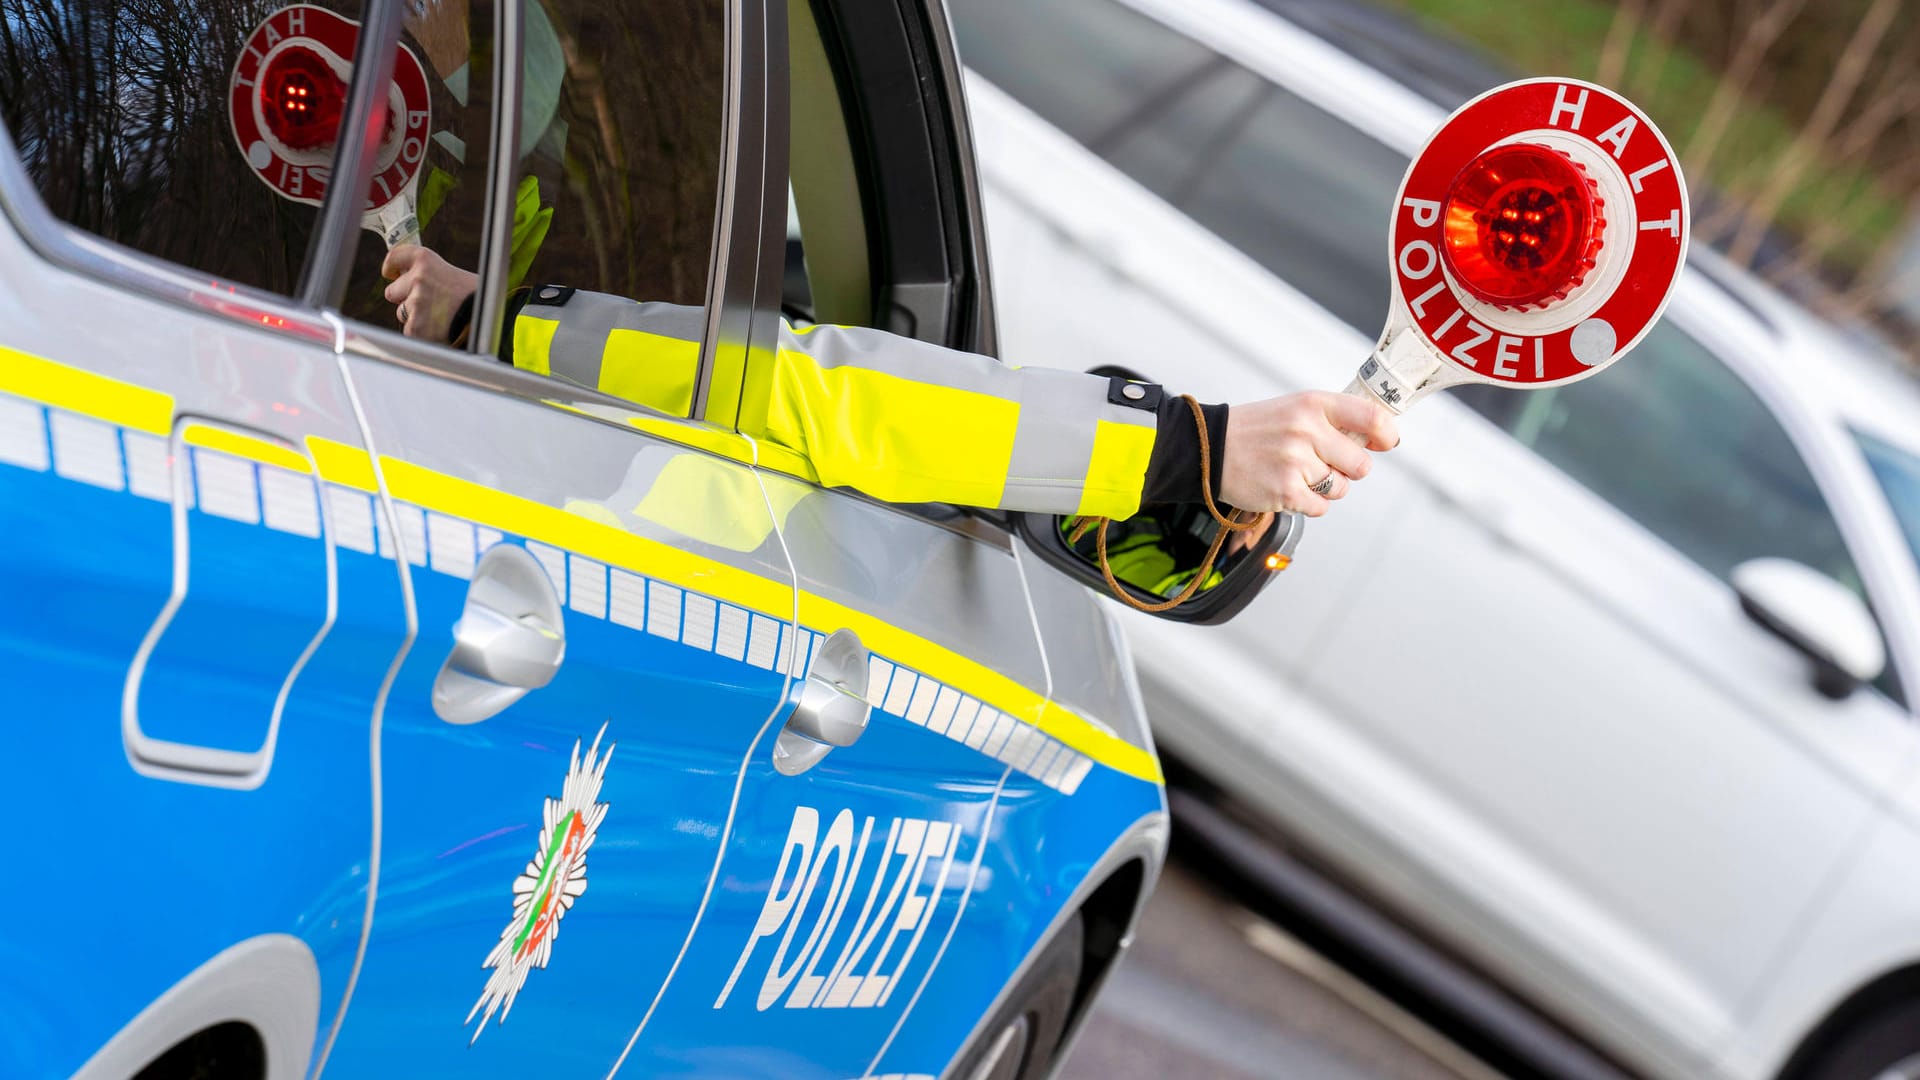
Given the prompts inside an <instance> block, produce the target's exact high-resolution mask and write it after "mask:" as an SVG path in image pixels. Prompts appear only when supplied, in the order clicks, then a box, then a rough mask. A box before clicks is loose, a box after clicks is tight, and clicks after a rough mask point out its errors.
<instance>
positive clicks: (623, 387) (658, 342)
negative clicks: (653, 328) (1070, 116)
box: [515, 320, 700, 416]
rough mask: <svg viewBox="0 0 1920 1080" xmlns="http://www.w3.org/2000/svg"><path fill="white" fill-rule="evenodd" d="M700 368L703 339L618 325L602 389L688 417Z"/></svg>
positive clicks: (605, 355)
mask: <svg viewBox="0 0 1920 1080" xmlns="http://www.w3.org/2000/svg"><path fill="white" fill-rule="evenodd" d="M542 321H545V320H542ZM549 336H551V335H549ZM515 355H516V356H517V355H519V354H518V350H515ZM699 369H700V343H699V342H697V341H682V340H680V339H679V338H675V337H665V336H662V335H660V334H649V333H647V332H646V331H644V330H629V329H626V328H625V327H615V328H614V329H613V330H612V331H611V332H610V333H608V334H607V345H606V348H605V349H604V350H603V351H602V352H601V354H600V386H599V390H600V392H601V393H603V394H612V395H613V396H614V397H617V398H625V399H626V400H628V401H637V402H639V403H640V404H642V405H645V406H647V407H648V408H650V409H655V410H658V411H659V412H663V413H666V414H667V415H668V416H687V415H690V414H691V413H692V412H693V378H694V375H695V373H696V372H698V371H699Z"/></svg>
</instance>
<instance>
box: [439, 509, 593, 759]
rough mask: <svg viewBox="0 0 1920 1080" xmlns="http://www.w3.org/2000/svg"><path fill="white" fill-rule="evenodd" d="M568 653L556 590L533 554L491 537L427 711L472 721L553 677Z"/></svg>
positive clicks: (449, 719)
mask: <svg viewBox="0 0 1920 1080" xmlns="http://www.w3.org/2000/svg"><path fill="white" fill-rule="evenodd" d="M566 655H567V639H566V631H565V625H564V623H563V622H562V616H561V612H560V596H559V594H558V593H557V592H555V591H554V588H553V582H551V581H549V580H548V578H547V572H546V570H545V569H544V568H543V567H542V566H541V565H540V563H539V560H537V559H535V558H534V557H533V556H532V555H529V554H528V553H527V550H526V549H525V548H522V547H518V546H516V545H514V544H496V545H495V546H494V547H492V548H490V549H488V551H487V553H486V554H485V555H484V556H482V557H481V559H480V564H479V565H478V566H476V567H474V570H473V583H472V584H471V585H469V586H468V587H467V603H466V607H465V608H464V609H462V610H461V612H460V621H459V622H457V623H455V624H454V626H453V649H452V650H451V651H450V652H448V653H447V659H446V662H445V663H443V664H441V665H440V674H439V676H438V677H437V678H435V679H434V682H433V711H434V713H435V715H437V716H439V717H440V719H442V720H445V721H447V722H448V723H450V724H475V723H479V722H480V721H482V720H485V719H487V718H488V717H490V716H493V715H495V714H496V713H498V712H500V710H502V709H504V708H506V707H507V706H509V705H511V704H513V703H514V702H516V701H518V700H520V699H521V698H522V697H525V696H526V693H527V691H529V690H538V689H540V688H541V687H543V686H545V685H547V684H548V683H550V682H552V681H553V677H554V675H555V674H556V673H558V672H559V670H560V662H561V661H562V660H564V659H565V658H566Z"/></svg>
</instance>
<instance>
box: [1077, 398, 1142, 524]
mask: <svg viewBox="0 0 1920 1080" xmlns="http://www.w3.org/2000/svg"><path fill="white" fill-rule="evenodd" d="M1154 435H1155V428H1154V426H1153V425H1151V424H1118V423H1115V422H1113V421H1112V420H1097V421H1095V422H1094V428H1093V460H1092V461H1089V462H1088V463H1087V482H1086V486H1085V487H1083V488H1081V490H1080V506H1079V509H1078V510H1077V511H1076V512H1077V513H1079V514H1082V515H1088V516H1093V517H1110V518H1130V517H1132V516H1133V515H1134V514H1136V513H1138V512H1139V510H1140V488H1141V485H1142V484H1143V483H1144V482H1145V481H1144V478H1145V477H1146V475H1147V460H1148V459H1149V458H1151V457H1152V456H1153V438H1154Z"/></svg>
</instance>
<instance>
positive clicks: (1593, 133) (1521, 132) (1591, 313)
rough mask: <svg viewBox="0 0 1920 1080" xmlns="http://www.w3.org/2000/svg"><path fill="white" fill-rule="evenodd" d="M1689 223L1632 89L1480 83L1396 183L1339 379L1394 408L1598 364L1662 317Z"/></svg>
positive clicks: (1564, 377) (1661, 147)
mask: <svg viewBox="0 0 1920 1080" xmlns="http://www.w3.org/2000/svg"><path fill="white" fill-rule="evenodd" d="M1689 233H1690V218H1689V215H1688V208H1687V188H1686V184H1685V182H1684V181H1683V180H1682V178H1681V175H1680V163H1679V161H1678V159H1677V158H1675V157H1674V153H1673V148H1672V147H1671V146H1669V145H1668V144H1667V140H1666V138H1665V137H1664V136H1663V135H1661V134H1660V130H1659V129H1658V128H1657V127H1655V126H1654V124H1653V121H1651V120H1649V119H1647V116H1646V114H1645V113H1643V112H1641V111H1640V110H1639V109H1638V108H1636V107H1635V106H1634V104H1633V103H1632V102H1630V101H1628V100H1627V99H1626V98H1623V97H1621V96H1620V95H1618V94H1616V93H1614V92H1613V91H1611V90H1608V89H1606V88H1605V87H1602V86H1595V85H1593V84H1592V83H1585V82H1580V81H1577V80H1574V79H1527V80H1523V81H1521V82H1515V83H1508V84H1507V85H1505V86H1501V87H1497V88H1495V89H1493V90H1489V91H1488V92H1486V93H1484V94H1482V95H1480V96H1479V97H1477V98H1475V99H1473V100H1472V101H1469V102H1468V103H1467V104H1465V105H1463V106H1461V107H1460V109H1459V110H1458V111H1456V112H1455V113H1454V114H1453V115H1452V116H1449V117H1447V119H1446V121H1445V122H1443V123H1442V124H1441V125H1440V127H1439V129H1438V130H1436V131H1435V132H1434V133H1433V135H1432V137H1430V138H1429V139H1428V140H1427V144H1426V146H1425V147H1424V148H1422V149H1421V151H1420V153H1418V154H1416V155H1415V156H1414V159H1413V164H1412V165H1410V166H1409V167H1408V168H1407V174H1406V176H1405V177H1404V178H1403V179H1402V180H1401V181H1400V191H1399V193H1398V195H1396V196H1395V198H1394V203H1393V224H1392V229H1391V239H1390V242H1389V254H1388V257H1389V260H1390V261H1391V263H1392V278H1393V296H1392V301H1391V305H1390V308H1389V311H1388V315H1387V325H1386V329H1385V330H1384V331H1383V332H1382V333H1381V335H1380V342H1379V344H1378V345H1377V346H1375V348H1374V352H1373V355H1372V356H1371V357H1369V358H1368V359H1367V361H1366V363H1364V364H1362V365H1361V367H1360V373H1359V375H1358V376H1357V377H1356V378H1355V379H1354V381H1353V383H1352V384H1351V385H1349V386H1348V387H1347V392H1348V393H1350V394H1356V395H1362V396H1369V397H1372V398H1374V399H1376V400H1378V401H1379V402H1381V403H1382V404H1384V405H1386V406H1387V407H1388V408H1390V409H1392V410H1393V411H1394V412H1402V411H1404V410H1405V409H1406V408H1407V407H1408V406H1409V405H1412V404H1413V403H1414V402H1415V401H1418V400H1420V399H1421V398H1422V397H1425V396H1426V395H1428V394H1430V393H1432V392H1434V391H1435V390H1439V389H1443V388H1445V387H1448V386H1457V385H1460V384H1462V383H1492V384H1495V385H1499V386H1507V387H1513V388H1516V389H1523V390H1530V389H1538V388H1541V387H1547V386H1560V385H1562V384H1565V383H1570V382H1576V381H1578V380H1580V379H1584V378H1587V377H1588V376H1591V375H1593V374H1596V373H1597V372H1599V371H1600V370H1601V369H1603V368H1605V367H1606V366H1607V365H1609V364H1611V363H1613V362H1614V361H1615V360H1618V359H1619V358H1620V357H1622V356H1624V355H1626V353H1627V351H1628V350H1630V349H1632V348H1633V346H1634V345H1635V344H1637V343H1638V342H1639V341H1640V339H1641V338H1642V337H1644V336H1646V333H1647V331H1648V330H1649V329H1651V328H1652V327H1653V324H1654V323H1655V322H1656V321H1658V320H1659V318H1660V313H1661V312H1662V311H1664V310H1665V309H1666V306H1667V300H1668V298H1669V297H1670V296H1671V295H1672V293H1673V285H1674V282H1675V281H1677V280H1678V279H1679V276H1680V267H1681V266H1682V265H1683V264H1684V263H1685V262H1686V255H1687V239H1688V236H1689Z"/></svg>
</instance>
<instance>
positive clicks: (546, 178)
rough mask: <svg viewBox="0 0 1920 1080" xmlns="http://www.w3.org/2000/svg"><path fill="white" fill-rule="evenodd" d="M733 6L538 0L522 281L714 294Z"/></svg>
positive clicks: (518, 264)
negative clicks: (727, 33)
mask: <svg viewBox="0 0 1920 1080" xmlns="http://www.w3.org/2000/svg"><path fill="white" fill-rule="evenodd" d="M724 6H725V5H724V4H722V3H721V2H720V0H637V2H633V3H618V4H609V3H603V2H600V0H529V2H528V3H527V6H526V28H525V34H526V46H525V49H526V59H525V64H524V69H525V72H524V76H523V78H522V81H521V97H522V103H521V117H520V121H521V122H520V146H519V154H520V157H519V163H518V168H517V170H516V174H515V175H516V177H517V186H516V191H517V193H518V195H519V203H520V205H521V207H522V208H523V209H522V210H521V211H520V212H519V213H517V214H516V216H515V222H514V225H515V234H514V235H515V241H516V243H515V245H514V259H513V266H514V267H515V273H516V278H515V280H513V281H510V282H509V283H508V284H509V287H510V288H517V287H519V286H520V285H521V284H522V283H533V282H560V283H563V284H566V285H570V286H572V287H574V288H578V289H591V290H594V291H596V292H605V293H614V294H617V295H620V296H626V297H630V298H633V299H636V300H650V301H664V302H667V303H672V304H696V305H697V304H704V303H705V302H706V297H707V269H708V262H709V257H710V255H711V250H712V244H713V222H714V211H715V207H716V206H717V200H718V194H719V177H720V143H721V90H722V85H723V83H724V81H725V52H724V48H723V38H722V33H723V10H724Z"/></svg>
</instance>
